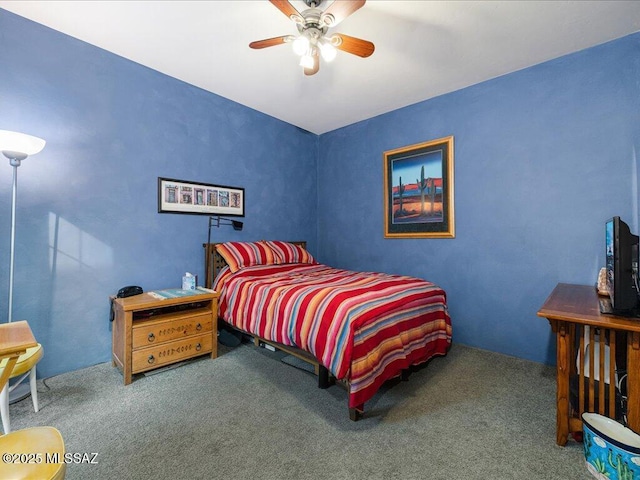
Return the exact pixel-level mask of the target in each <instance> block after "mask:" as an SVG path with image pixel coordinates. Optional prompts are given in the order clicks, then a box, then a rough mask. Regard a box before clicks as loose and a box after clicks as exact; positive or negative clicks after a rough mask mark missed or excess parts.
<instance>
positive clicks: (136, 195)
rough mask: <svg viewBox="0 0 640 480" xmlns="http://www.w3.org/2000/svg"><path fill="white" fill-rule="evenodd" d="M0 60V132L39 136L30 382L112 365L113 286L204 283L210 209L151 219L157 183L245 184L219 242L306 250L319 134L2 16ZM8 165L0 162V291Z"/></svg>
mask: <svg viewBox="0 0 640 480" xmlns="http://www.w3.org/2000/svg"><path fill="white" fill-rule="evenodd" d="M0 65H2V74H0V129H4V130H14V131H21V132H25V133H29V134H32V135H36V136H39V137H41V138H44V139H46V140H47V145H46V146H45V148H44V150H43V151H42V152H41V153H39V154H37V155H34V156H33V157H30V158H28V159H26V160H25V161H24V162H23V163H22V166H21V167H19V170H18V207H17V228H16V270H15V296H14V312H13V313H14V315H13V318H14V320H20V319H27V320H28V321H29V323H30V325H31V327H32V329H33V331H34V334H35V336H36V338H37V339H38V340H39V341H40V342H41V343H42V344H43V345H44V348H45V356H44V358H43V360H42V361H41V362H40V364H39V373H38V374H39V375H40V376H45V377H46V376H51V375H55V374H57V373H60V372H64V371H69V370H74V369H77V368H81V367H84V366H88V365H92V364H95V363H99V362H104V361H108V360H109V359H110V357H111V331H110V324H109V303H108V296H109V295H111V294H114V293H115V292H116V291H117V290H118V288H119V287H122V286H124V285H129V284H137V285H141V286H142V287H143V288H144V289H145V290H152V289H159V288H168V287H173V286H179V285H180V280H181V277H182V274H183V273H184V272H185V271H190V272H193V273H197V274H199V275H200V276H201V278H203V273H204V272H203V271H204V267H203V258H204V255H203V249H202V244H203V243H204V242H206V239H207V217H205V216H199V215H175V214H158V213H157V178H158V177H170V178H178V179H184V180H193V181H202V182H207V183H215V184H222V185H233V186H240V187H244V188H245V194H246V200H247V202H246V217H245V218H244V230H243V231H242V232H235V231H233V229H232V228H230V227H224V228H220V229H214V231H213V232H212V235H213V240H218V241H220V240H229V239H243V240H257V239H262V238H288V239H306V240H308V241H309V247H310V248H311V249H313V250H315V249H316V245H315V239H316V236H317V232H316V218H317V210H316V208H317V204H316V198H317V191H316V161H317V147H318V137H317V136H316V135H313V134H310V133H307V132H303V131H301V130H300V129H298V128H296V127H294V126H292V125H289V124H287V123H284V122H281V121H279V120H276V119H274V118H272V117H269V116H266V115H264V114H261V113H259V112H256V111H254V110H251V109H249V108H246V107H244V106H241V105H239V104H237V103H234V102H231V101H229V100H227V99H224V98H222V97H219V96H217V95H213V94H211V93H208V92H205V91H203V90H201V89H198V88H196V87H193V86H190V85H187V84H185V83H183V82H180V81H178V80H176V79H173V78H170V77H167V76H165V75H162V74H160V73H158V72H155V71H153V70H150V69H147V68H145V67H142V66H140V65H138V64H136V63H134V62H131V61H128V60H125V59H123V58H121V57H118V56H116V55H113V54H110V53H108V52H105V51H103V50H101V49H98V48H95V47H93V46H90V45H88V44H86V43H83V42H80V41H77V40H75V39H73V38H71V37H68V36H66V35H63V34H61V33H58V32H55V31H53V30H51V29H48V28H45V27H43V26H41V25H38V24H35V23H33V22H30V21H28V20H25V19H23V18H21V17H19V16H16V15H13V14H11V13H9V12H7V11H5V10H1V9H0ZM2 158H4V157H2ZM5 160H6V159H5ZM11 174H12V170H11V167H10V166H9V162H8V160H6V163H4V165H3V164H2V163H1V162H0V198H1V199H2V200H1V205H2V207H3V208H0V229H1V230H0V258H1V259H2V260H1V264H2V265H5V268H2V269H0V292H7V291H8V263H9V229H10V205H11V203H10V202H11ZM6 311H7V295H6V294H5V293H2V294H1V296H0V312H1V313H0V321H2V322H4V321H6Z"/></svg>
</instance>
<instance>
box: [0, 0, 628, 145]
mask: <svg viewBox="0 0 640 480" xmlns="http://www.w3.org/2000/svg"><path fill="white" fill-rule="evenodd" d="M338 1H340V0H338ZM292 3H293V5H294V6H295V7H296V8H297V9H298V10H299V11H301V10H304V9H305V8H306V5H304V3H303V2H302V1H300V0H293V1H292ZM330 3H331V0H326V1H325V2H324V3H323V4H322V5H321V6H320V8H321V9H324V8H326V7H327V6H328V5H329V4H330ZM0 7H1V8H4V9H6V10H9V11H11V12H13V13H16V14H18V15H21V16H24V17H26V18H29V19H31V20H34V21H36V22H38V23H41V24H43V25H46V26H48V27H51V28H53V29H55V30H59V31H61V32H64V33H66V34H68V35H71V36H73V37H76V38H78V39H80V40H83V41H85V42H88V43H90V44H93V45H95V46H98V47H101V48H103V49H105V50H108V51H110V52H113V53H115V54H118V55H120V56H122V57H125V58H128V59H130V60H133V61H135V62H138V63H140V64H142V65H146V66H147V67H150V68H152V69H154V70H157V71H159V72H162V73H165V74H167V75H170V76H172V77H175V78H178V79H180V80H183V81H185V82H188V83H190V84H193V85H196V86H198V87H200V88H203V89H205V90H208V91H211V92H213V93H216V94H218V95H221V96H223V97H226V98H228V99H231V100H234V101H236V102H238V103H241V104H243V105H246V106H248V107H251V108H254V109H256V110H258V111H260V112H263V113H266V114H268V115H271V116H273V117H276V118H279V119H281V120H284V121H286V122H288V123H291V124H293V125H296V126H298V127H300V128H303V129H305V130H308V131H310V132H313V133H316V134H321V133H325V132H327V131H330V130H334V129H336V128H340V127H343V126H345V125H349V124H352V123H354V122H357V121H360V120H364V119H367V118H371V117H374V116H376V115H379V114H382V113H385V112H389V111H391V110H395V109H397V108H400V107H404V106H406V105H410V104H413V103H416V102H419V101H422V100H426V99H429V98H432V97H435V96H437V95H441V94H444V93H447V92H451V91H454V90H458V89H460V88H463V87H466V86H469V85H473V84H475V83H478V82H482V81H484V80H488V79H490V78H495V77H497V76H500V75H504V74H506V73H509V72H513V71H516V70H519V69H522V68H525V67H528V66H531V65H534V64H537V63H540V62H544V61H546V60H549V59H552V58H556V57H559V56H562V55H564V54H567V53H570V52H574V51H577V50H581V49H584V48H587V47H590V46H593V45H597V44H600V43H603V42H606V41H609V40H613V39H615V38H619V37H622V36H625V35H628V34H630V33H633V32H637V31H640V1H533V0H527V1H418V0H413V1H399V0H392V1H382V0H369V1H368V2H367V3H366V4H365V5H364V7H362V8H361V9H360V10H358V11H356V12H355V13H354V14H353V15H351V16H350V17H348V18H347V19H346V20H344V21H343V22H342V23H340V24H339V25H338V26H337V27H335V28H333V29H331V30H330V31H329V33H333V32H339V33H345V34H347V35H350V36H355V37H359V38H363V39H365V40H369V41H371V42H373V43H374V44H375V46H376V49H375V52H374V53H373V55H372V56H371V57H369V58H360V57H357V56H354V55H350V54H348V53H345V52H338V57H337V58H336V59H335V60H334V61H333V62H332V63H325V62H324V61H322V60H321V61H320V71H319V72H318V73H317V74H316V75H314V76H305V75H304V74H303V73H302V68H301V67H299V66H298V63H297V57H296V56H295V55H294V53H293V51H292V50H291V47H290V45H286V44H285V45H279V46H275V47H270V48H266V49H263V50H253V49H250V48H249V47H248V45H249V43H250V42H251V41H254V40H261V39H265V38H271V37H276V36H280V35H287V34H294V33H296V32H297V30H296V28H295V25H294V24H293V22H291V21H290V20H289V19H288V18H287V17H286V16H285V15H284V14H282V13H281V12H280V11H279V10H278V9H277V8H276V7H274V6H273V5H271V4H270V3H269V2H268V1H266V0H236V1H222V0H215V1H203V0H199V1H188V0H180V1H151V0H145V1H96V0H91V1H80V0H75V1H51V0H46V1H16V0H12V1H5V0H0Z"/></svg>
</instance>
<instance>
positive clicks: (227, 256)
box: [216, 242, 276, 273]
mask: <svg viewBox="0 0 640 480" xmlns="http://www.w3.org/2000/svg"><path fill="white" fill-rule="evenodd" d="M216 250H217V251H218V253H219V254H220V255H221V256H222V258H224V260H225V261H226V262H227V265H229V268H230V269H231V272H232V273H235V272H237V271H238V270H240V269H241V268H245V267H252V266H253V265H273V264H275V263H276V262H275V254H274V252H273V250H272V249H271V248H269V246H268V245H267V244H266V243H265V242H225V243H220V244H218V245H216Z"/></svg>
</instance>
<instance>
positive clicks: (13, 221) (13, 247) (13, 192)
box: [8, 153, 27, 323]
mask: <svg viewBox="0 0 640 480" xmlns="http://www.w3.org/2000/svg"><path fill="white" fill-rule="evenodd" d="M14 155H16V154H15V153H14ZM25 158H27V156H26V155H24V156H22V158H19V157H15V156H14V157H13V158H12V157H9V164H10V165H11V166H12V167H13V187H12V190H11V246H10V252H11V253H10V254H9V313H8V322H9V323H11V320H13V266H14V261H15V254H16V199H17V197H18V167H19V166H20V162H21V161H22V160H23V159H25Z"/></svg>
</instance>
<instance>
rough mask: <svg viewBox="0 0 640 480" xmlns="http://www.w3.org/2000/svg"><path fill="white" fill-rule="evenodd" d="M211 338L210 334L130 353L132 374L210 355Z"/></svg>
mask: <svg viewBox="0 0 640 480" xmlns="http://www.w3.org/2000/svg"><path fill="white" fill-rule="evenodd" d="M212 344H213V336H212V334H211V332H209V333H206V334H204V335H196V336H193V337H189V338H185V339H184V340H177V341H175V342H171V343H163V344H160V345H155V346H153V347H148V348H142V349H140V350H136V351H134V352H133V353H132V363H133V369H132V371H133V373H138V372H144V371H146V370H151V369H153V368H157V367H161V366H162V365H167V364H170V363H173V362H178V361H180V360H184V359H186V358H191V357H197V356H198V355H204V354H205V353H211V347H212Z"/></svg>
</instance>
